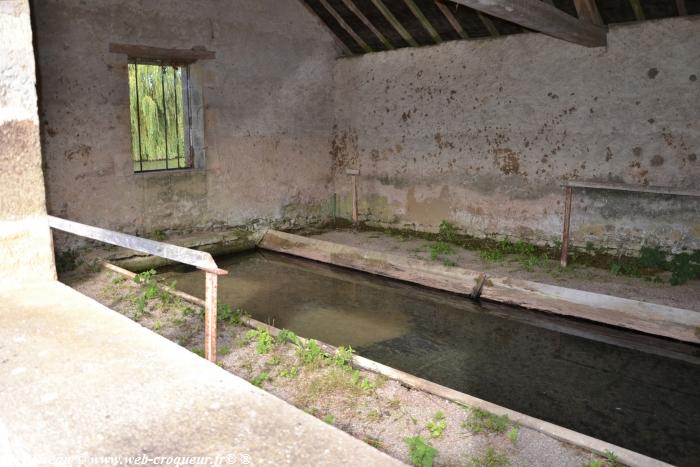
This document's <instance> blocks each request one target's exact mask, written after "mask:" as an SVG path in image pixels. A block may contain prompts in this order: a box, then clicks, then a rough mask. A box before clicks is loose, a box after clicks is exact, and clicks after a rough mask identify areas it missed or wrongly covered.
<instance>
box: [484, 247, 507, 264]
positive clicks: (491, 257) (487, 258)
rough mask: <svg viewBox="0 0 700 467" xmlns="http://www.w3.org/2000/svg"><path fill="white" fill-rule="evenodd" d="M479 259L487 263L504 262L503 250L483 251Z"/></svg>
mask: <svg viewBox="0 0 700 467" xmlns="http://www.w3.org/2000/svg"><path fill="white" fill-rule="evenodd" d="M479 257H480V258H481V261H484V262H485V263H496V262H498V261H501V260H503V252H502V251H501V250H493V249H488V250H481V251H480V252H479Z"/></svg>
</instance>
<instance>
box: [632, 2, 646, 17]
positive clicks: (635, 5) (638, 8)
mask: <svg viewBox="0 0 700 467" xmlns="http://www.w3.org/2000/svg"><path fill="white" fill-rule="evenodd" d="M629 2H630V6H631V7H632V11H634V17H635V18H637V21H644V9H643V8H642V4H641V3H639V0H629Z"/></svg>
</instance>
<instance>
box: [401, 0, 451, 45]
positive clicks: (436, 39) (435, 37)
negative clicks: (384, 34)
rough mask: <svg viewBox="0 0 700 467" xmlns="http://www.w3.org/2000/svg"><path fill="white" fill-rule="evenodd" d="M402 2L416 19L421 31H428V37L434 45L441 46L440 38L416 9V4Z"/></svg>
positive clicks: (409, 1) (408, 1)
mask: <svg viewBox="0 0 700 467" xmlns="http://www.w3.org/2000/svg"><path fill="white" fill-rule="evenodd" d="M403 2H404V3H405V4H406V6H407V7H408V9H409V10H411V13H413V16H415V17H416V18H417V19H418V22H419V23H420V24H421V26H423V29H425V30H426V31H428V34H430V37H432V38H433V42H435V43H436V44H441V43H442V37H440V34H439V33H438V32H437V31H436V30H435V28H434V27H433V25H432V23H431V22H430V20H428V18H426V17H425V15H424V14H423V12H422V11H421V10H420V8H418V5H416V3H415V2H414V1H413V0H403Z"/></svg>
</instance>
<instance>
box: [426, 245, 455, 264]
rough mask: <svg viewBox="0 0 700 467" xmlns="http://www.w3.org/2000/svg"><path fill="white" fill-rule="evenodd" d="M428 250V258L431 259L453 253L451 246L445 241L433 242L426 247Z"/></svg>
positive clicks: (434, 259)
mask: <svg viewBox="0 0 700 467" xmlns="http://www.w3.org/2000/svg"><path fill="white" fill-rule="evenodd" d="M428 250H430V259H432V260H433V261H436V260H438V259H440V255H451V254H452V253H454V251H453V250H452V247H451V246H450V245H449V244H447V243H445V242H437V243H433V244H432V245H430V246H429V247H428Z"/></svg>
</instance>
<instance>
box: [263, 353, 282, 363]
mask: <svg viewBox="0 0 700 467" xmlns="http://www.w3.org/2000/svg"><path fill="white" fill-rule="evenodd" d="M281 362H282V359H281V358H280V357H279V355H273V356H272V357H270V358H268V359H267V361H266V362H265V364H266V365H271V366H276V365H279V364H280V363H281Z"/></svg>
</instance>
